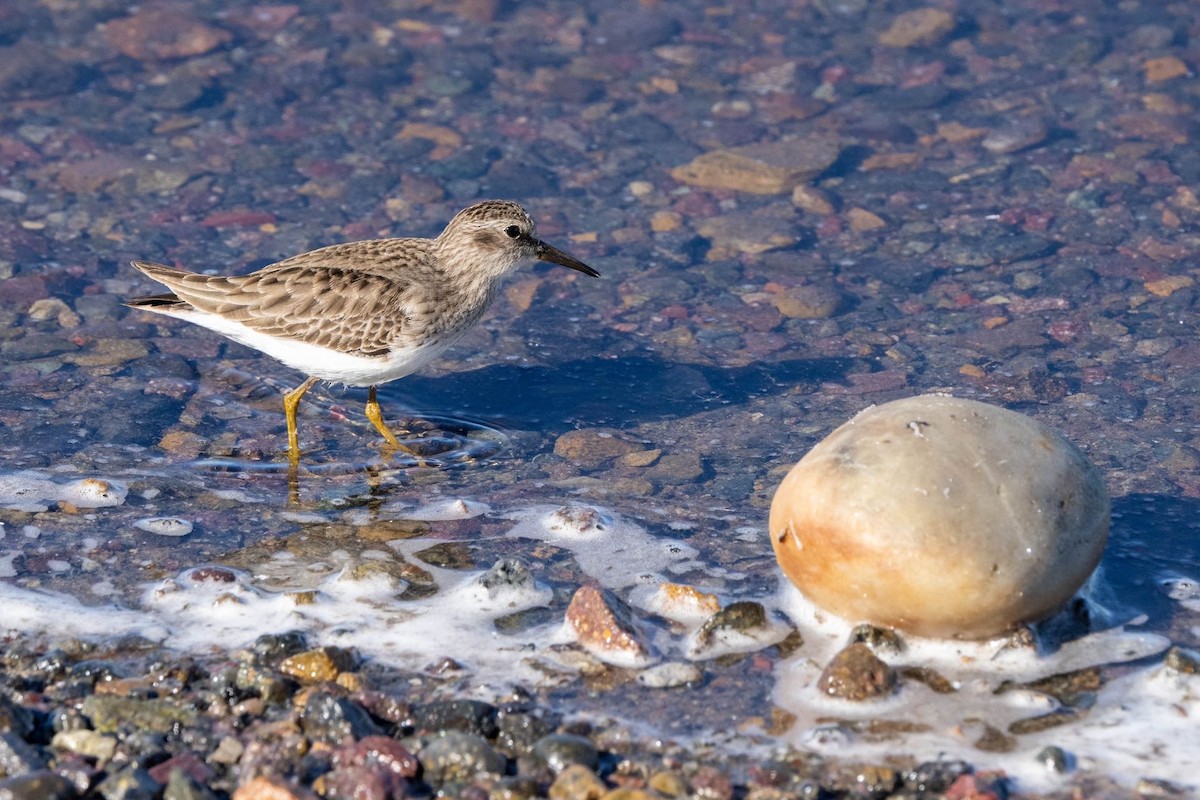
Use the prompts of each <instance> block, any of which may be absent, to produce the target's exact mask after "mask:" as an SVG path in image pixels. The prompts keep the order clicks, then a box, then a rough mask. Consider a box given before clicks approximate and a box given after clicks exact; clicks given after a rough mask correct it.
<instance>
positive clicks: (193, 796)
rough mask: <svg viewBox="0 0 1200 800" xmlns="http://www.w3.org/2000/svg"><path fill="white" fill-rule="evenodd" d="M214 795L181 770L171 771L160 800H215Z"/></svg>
mask: <svg viewBox="0 0 1200 800" xmlns="http://www.w3.org/2000/svg"><path fill="white" fill-rule="evenodd" d="M216 797H217V796H216V795H215V794H213V793H212V792H211V791H209V790H208V788H206V787H204V786H201V785H199V784H198V783H196V782H195V781H194V780H192V779H191V778H189V777H188V776H187V775H185V774H184V773H183V770H178V769H175V770H171V777H169V778H168V779H167V786H166V788H165V789H164V790H163V796H162V800H216Z"/></svg>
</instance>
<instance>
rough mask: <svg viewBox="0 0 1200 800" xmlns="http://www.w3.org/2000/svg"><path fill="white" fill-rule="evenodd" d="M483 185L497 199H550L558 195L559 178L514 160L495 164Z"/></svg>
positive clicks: (541, 168) (509, 159)
mask: <svg viewBox="0 0 1200 800" xmlns="http://www.w3.org/2000/svg"><path fill="white" fill-rule="evenodd" d="M482 185H483V187H484V188H485V189H486V190H487V192H489V193H491V194H493V195H495V196H497V197H548V196H550V195H555V194H557V193H558V178H557V177H555V175H554V173H553V172H551V171H550V170H548V169H546V168H545V167H542V166H540V165H535V164H530V163H527V162H523V161H517V160H516V159H512V158H506V159H504V160H502V161H497V162H496V163H495V164H493V165H492V167H491V169H490V170H488V173H487V175H486V176H485V177H484V178H483V180H482Z"/></svg>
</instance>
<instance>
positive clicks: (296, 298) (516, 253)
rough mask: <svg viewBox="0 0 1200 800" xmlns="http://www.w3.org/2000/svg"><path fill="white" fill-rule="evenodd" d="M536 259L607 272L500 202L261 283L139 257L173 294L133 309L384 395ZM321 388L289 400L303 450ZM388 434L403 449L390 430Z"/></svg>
mask: <svg viewBox="0 0 1200 800" xmlns="http://www.w3.org/2000/svg"><path fill="white" fill-rule="evenodd" d="M533 260H542V261H549V262H552V263H555V264H561V265H563V266H567V267H570V268H572V269H575V270H578V271H580V272H583V273H584V274H587V275H591V276H597V275H598V274H599V273H597V272H596V271H595V270H593V269H592V268H591V267H589V266H587V265H586V264H584V263H582V262H580V261H577V260H576V259H574V258H572V257H571V256H569V255H567V254H566V253H564V252H562V251H561V250H557V249H556V248H554V247H551V246H550V245H548V244H546V243H545V242H542V241H540V240H539V239H538V238H537V235H536V230H535V227H534V223H533V220H532V219H531V218H530V216H529V214H528V212H526V211H525V209H523V208H522V207H521V206H520V205H518V204H516V203H513V202H509V201H503V200H489V201H485V202H482V203H476V204H475V205H473V206H470V207H468V208H466V209H464V210H462V211H460V212H459V213H458V214H456V215H455V216H454V218H453V219H452V220H450V223H449V224H448V225H447V226H446V228H445V229H444V230H443V231H442V232H441V233H440V234H439V235H438V236H437V237H436V238H434V239H417V238H408V239H372V240H368V241H362V242H351V243H348V244H337V245H332V246H330V247H322V248H320V249H318V250H312V251H309V252H306V253H301V254H299V255H296V256H292V257H291V258H287V259H284V260H283V261H279V262H277V263H275V264H271V265H270V266H267V267H264V268H263V269H260V270H258V271H257V272H253V273H251V274H249V275H239V276H211V275H199V274H196V273H191V272H184V271H183V270H178V269H173V268H171V267H166V266H163V265H160V264H151V263H147V262H143V261H135V262H133V266H134V267H135V268H136V269H138V270H141V271H142V272H143V273H145V274H146V275H147V276H149V277H151V278H153V279H154V280H156V281H158V282H160V283H162V284H164V285H166V286H167V287H168V288H169V289H170V290H171V294H162V295H153V296H147V297H135V298H133V299H131V300H129V301H128V305H130V306H132V307H134V308H140V309H144V310H146V311H152V312H155V313H159V314H165V315H168V316H174V317H178V318H180V319H185V320H188V321H189V322H194V323H196V324H198V325H203V326H204V327H208V328H211V329H213V330H216V331H218V332H219V333H222V334H224V335H225V336H228V337H230V338H232V339H235V340H236V341H239V342H242V343H243V344H246V345H249V346H250V347H253V348H255V349H258V350H261V351H262V352H264V353H267V354H268V355H271V356H274V357H275V358H278V359H279V360H281V361H283V362H284V363H286V364H288V365H289V366H291V367H293V368H295V369H297V370H299V371H301V372H304V373H305V374H307V375H309V376H312V377H313V378H318V379H323V380H330V381H337V382H341V383H347V384H350V385H354V386H370V387H374V386H375V385H377V384H379V383H384V382H386V381H390V380H395V379H396V378H400V377H403V376H404V375H407V374H408V373H410V372H412V371H414V370H415V369H417V368H419V367H420V366H421V365H422V364H424V363H427V362H428V361H429V360H430V359H431V358H433V357H434V356H435V355H436V354H437V353H439V352H441V351H442V350H443V349H445V348H446V347H448V346H449V345H450V344H452V343H453V342H454V341H455V340H457V339H458V338H459V337H460V336H461V335H462V334H463V333H465V332H466V331H467V330H468V329H469V328H470V327H471V326H472V325H473V324H474V323H475V322H476V321H478V319H479V318H480V317H481V316H482V315H483V312H484V311H485V310H486V309H487V307H488V305H489V304H490V303H491V301H492V299H493V298H494V297H495V294H496V291H497V289H498V287H499V282H500V279H501V278H503V277H504V276H505V275H507V274H508V273H509V272H512V271H513V270H514V269H516V268H517V267H519V266H520V265H521V264H523V263H526V262H529V261H533ZM310 385H311V381H310V382H308V383H306V384H305V385H304V386H303V387H301V389H300V390H297V392H298V393H299V394H297V393H293V394H292V395H289V397H288V399H287V403H285V408H287V409H288V429H289V449H290V450H293V451H294V450H295V448H294V446H293V445H294V439H295V437H294V405H295V403H298V402H299V395H301V394H303V390H305V389H307V388H308V386H310ZM293 395H294V398H293ZM370 396H371V397H372V398H373V397H374V392H373V391H372V393H371V395H370ZM293 400H294V402H293ZM288 404H290V405H288ZM371 411H372V409H371V406H370V405H368V416H371V413H370V412H371ZM374 411H375V413H376V414H377V413H378V408H377V407H376V408H375V409H374ZM372 421H373V422H374V421H375V418H372ZM376 427H378V428H379V429H380V432H381V433H384V435H385V436H387V437H389V441H394V437H391V434H390V433H388V432H386V429H385V428H383V426H382V424H381V423H377V424H376ZM294 456H295V453H294V452H293V457H294Z"/></svg>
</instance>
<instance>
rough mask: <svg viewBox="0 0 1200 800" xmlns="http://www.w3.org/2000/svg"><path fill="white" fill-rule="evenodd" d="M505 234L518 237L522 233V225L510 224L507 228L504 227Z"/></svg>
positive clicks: (512, 237) (514, 237)
mask: <svg viewBox="0 0 1200 800" xmlns="http://www.w3.org/2000/svg"><path fill="white" fill-rule="evenodd" d="M504 235H505V236H507V237H508V238H510V239H516V238H517V237H518V236H520V235H521V229H520V227H518V226H516V225H509V226H508V227H507V228H505V229H504Z"/></svg>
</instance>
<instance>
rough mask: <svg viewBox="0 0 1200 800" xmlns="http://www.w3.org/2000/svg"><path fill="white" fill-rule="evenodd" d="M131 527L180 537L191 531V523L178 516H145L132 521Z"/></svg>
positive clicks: (159, 534) (160, 534) (161, 534)
mask: <svg viewBox="0 0 1200 800" xmlns="http://www.w3.org/2000/svg"><path fill="white" fill-rule="evenodd" d="M133 527H135V528H137V529H138V530H142V531H145V532H146V533H153V534H156V535H158V536H172V537H180V536H187V535H188V534H189V533H191V532H192V523H190V522H188V521H187V520H186V519H179V518H178V517H147V518H146V519H139V520H138V521H137V522H134V523H133Z"/></svg>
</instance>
